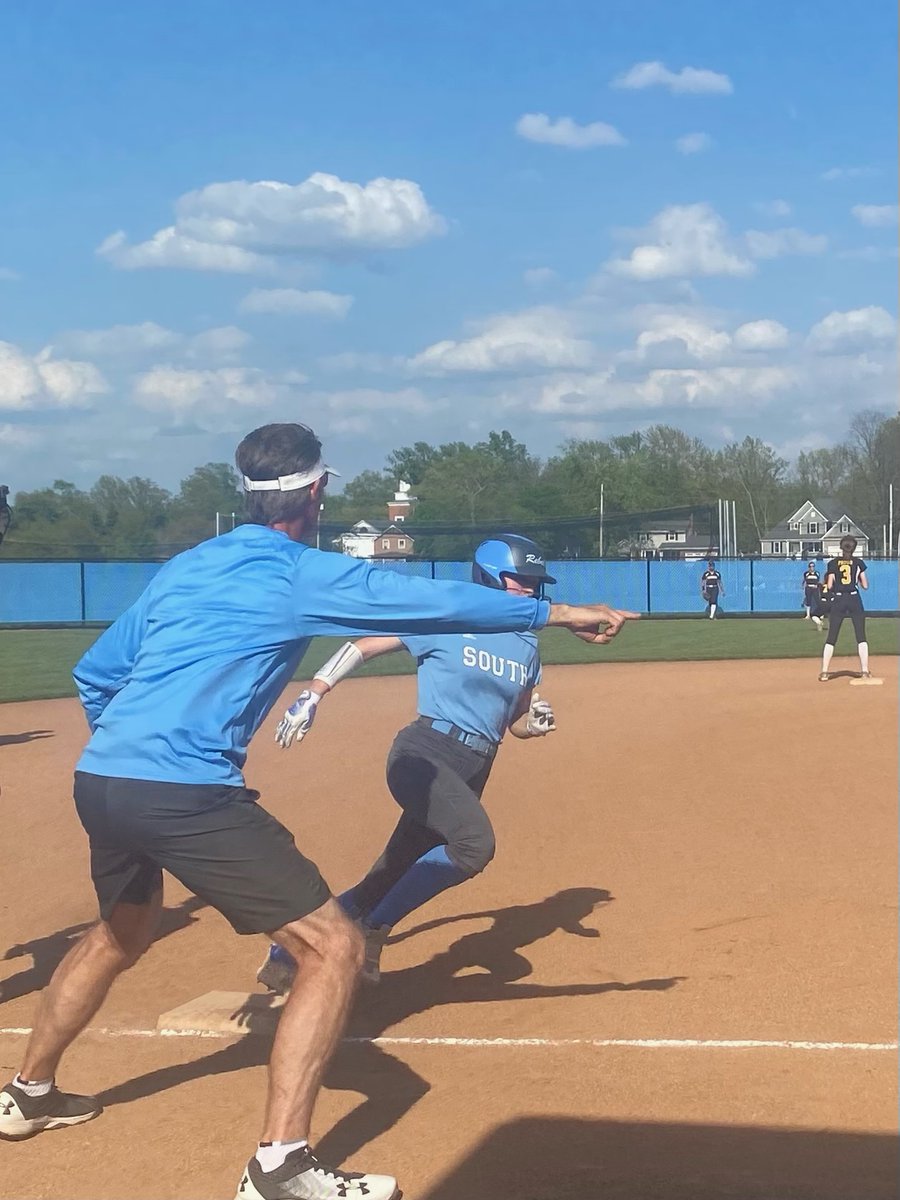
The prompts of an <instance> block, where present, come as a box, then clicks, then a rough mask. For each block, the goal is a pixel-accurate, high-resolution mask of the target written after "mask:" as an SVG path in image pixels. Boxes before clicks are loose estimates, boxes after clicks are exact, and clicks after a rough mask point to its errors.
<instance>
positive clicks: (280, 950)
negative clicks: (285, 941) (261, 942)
mask: <svg viewBox="0 0 900 1200" xmlns="http://www.w3.org/2000/svg"><path fill="white" fill-rule="evenodd" d="M269 959H270V961H271V962H280V963H293V962H294V956H293V954H288V952H287V950H285V949H284V947H283V946H279V945H278V943H277V942H273V943H272V945H271V946H270V947H269ZM295 965H296V964H295Z"/></svg>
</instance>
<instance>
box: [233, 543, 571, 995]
mask: <svg viewBox="0 0 900 1200" xmlns="http://www.w3.org/2000/svg"><path fill="white" fill-rule="evenodd" d="M472 578H473V580H474V582H475V583H478V584H481V585H482V586H483V587H488V588H493V589H495V590H496V589H499V590H501V591H506V592H507V593H510V594H512V595H516V596H538V597H542V596H543V589H544V587H545V586H546V585H548V584H553V583H555V582H556V580H555V579H553V578H552V577H551V576H550V575H549V574H548V573H547V569H546V566H545V563H544V556H543V554H542V553H541V551H540V549H539V547H538V546H537V545H536V544H535V543H534V542H533V541H531V540H530V539H529V538H525V537H519V536H518V535H516V534H504V535H502V536H500V537H496V538H491V539H489V540H488V541H485V542H482V544H481V545H480V546H479V547H478V548H477V550H476V551H475V556H474V561H473V565H472ZM404 649H405V650H408V651H409V653H410V654H412V655H413V657H414V658H415V659H416V661H417V664H418V703H417V709H418V717H417V719H416V720H415V721H414V722H413V723H412V724H411V725H407V726H406V727H405V728H404V729H402V730H401V731H400V732H399V733H398V734H397V737H396V739H395V740H394V744H393V746H392V748H391V751H390V754H389V756H388V760H387V784H388V788H389V789H390V792H391V795H392V796H393V797H394V799H395V800H396V802H397V804H398V805H399V806H400V808H401V810H402V813H401V816H400V819H399V821H398V823H397V827H396V829H395V830H394V833H393V834H392V836H391V838H390V840H389V841H388V844H387V846H386V847H385V849H384V852H383V853H382V854H381V856H380V857H379V858H378V859H377V860H376V862H375V863H374V865H373V866H372V868H371V870H370V871H369V872H368V874H367V875H366V877H365V878H364V879H363V880H362V881H361V882H360V883H358V884H357V885H356V886H355V887H353V888H351V889H350V890H349V891H347V892H344V893H343V895H341V896H339V897H338V902H339V903H340V905H341V907H342V908H343V909H344V911H345V912H346V913H347V914H348V915H349V916H351V917H353V918H354V920H356V921H358V922H359V923H360V925H361V927H362V930H363V932H364V934H365V937H366V957H365V963H364V965H363V971H362V978H363V980H365V981H366V982H368V983H377V982H378V979H379V974H380V961H381V951H382V947H383V946H384V943H385V940H386V938H387V937H388V935H389V934H390V931H391V929H392V928H393V927H394V925H396V924H397V922H398V921H401V920H402V919H403V918H404V917H407V916H409V914H410V913H411V912H413V911H414V910H415V909H418V908H421V907H422V905H423V904H426V903H427V902H428V901H429V900H431V899H432V898H433V897H434V896H437V895H438V894H439V893H440V892H443V891H445V890H446V889H447V888H451V887H455V886H456V885H457V884H460V883H464V882H465V881H466V880H467V879H472V878H473V877H474V876H476V875H478V874H479V873H480V872H481V871H483V870H484V869H485V867H486V866H487V865H488V863H489V862H490V861H491V860H492V858H493V857H494V850H495V842H494V830H493V828H492V826H491V821H490V818H489V817H488V815H487V812H486V811H485V809H484V807H483V805H482V799H481V798H482V793H483V792H484V789H485V786H486V784H487V781H488V778H489V776H490V773H491V768H492V767H493V765H494V759H495V756H496V754H497V751H498V749H499V748H500V743H501V741H502V740H503V738H504V736H505V734H506V733H507V732H509V733H511V734H512V735H513V736H514V737H516V738H522V739H525V738H535V737H544V736H546V735H547V734H548V733H552V732H553V731H554V730H555V728H556V721H555V717H554V714H553V709H552V707H551V705H550V703H549V702H548V701H547V700H546V699H544V700H542V699H541V697H540V695H539V694H538V692H537V691H536V688H537V686H538V685H539V683H540V681H541V661H540V654H539V650H538V643H537V638H536V637H535V635H534V634H533V633H488V634H474V633H461V634H460V633H454V634H424V635H416V636H414V637H408V636H407V637H401V638H363V639H361V640H360V641H358V642H356V643H353V642H347V643H346V645H344V646H342V647H341V649H340V650H338V651H337V653H336V654H335V655H333V656H332V658H330V659H329V660H328V662H327V663H325V665H324V666H323V667H322V668H321V669H320V670H319V671H317V672H316V674H315V676H314V678H313V679H312V681H311V683H309V684H308V685H307V687H306V688H304V690H303V691H302V693H301V694H300V696H299V698H298V699H297V701H296V702H295V703H294V704H292V705H291V707H290V708H289V709H288V710H287V712H286V713H285V714H284V717H283V718H282V720H281V722H280V724H279V726H278V730H277V732H276V737H277V740H278V742H279V743H280V744H281V745H282V746H284V747H289V746H290V745H291V743H292V742H293V741H294V740H297V741H299V740H301V739H302V738H303V737H304V736H305V735H306V734H307V733H308V732H309V730H310V728H311V727H312V723H313V720H314V718H315V716H316V712H317V706H318V705H319V703H320V701H321V699H322V697H323V696H325V695H327V693H328V692H329V691H331V690H332V689H333V688H334V687H336V686H337V684H338V683H339V682H340V681H341V680H342V679H344V678H345V677H346V676H347V675H349V674H350V672H351V671H353V670H354V669H355V668H356V667H357V666H359V665H360V664H361V663H363V662H368V661H369V660H370V659H373V658H376V657H378V656H379V655H382V654H392V653H394V652H395V651H398V650H404ZM295 972H296V963H295V962H294V960H293V958H291V956H290V955H289V954H288V953H287V952H286V951H285V950H283V949H282V948H281V946H279V945H277V944H273V945H272V946H271V947H270V950H269V956H268V958H267V959H266V961H265V962H264V963H263V965H262V966H261V968H260V970H259V972H258V973H257V979H258V980H259V982H260V983H262V984H264V985H265V986H266V987H268V988H269V989H270V990H271V991H274V992H279V993H283V992H285V991H287V990H288V989H289V988H290V986H291V983H292V982H293V979H294V974H295Z"/></svg>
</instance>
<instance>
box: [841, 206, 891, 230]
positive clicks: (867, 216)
mask: <svg viewBox="0 0 900 1200" xmlns="http://www.w3.org/2000/svg"><path fill="white" fill-rule="evenodd" d="M850 211H851V212H852V213H853V215H854V217H856V219H857V221H859V223H860V225H866V226H868V227H869V228H870V229H882V228H887V227H888V226H890V225H896V224H897V205H896V204H854V206H853V208H852V209H851V210H850Z"/></svg>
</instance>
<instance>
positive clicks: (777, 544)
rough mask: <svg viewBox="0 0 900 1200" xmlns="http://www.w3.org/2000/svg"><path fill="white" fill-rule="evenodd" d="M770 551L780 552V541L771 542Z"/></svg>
mask: <svg viewBox="0 0 900 1200" xmlns="http://www.w3.org/2000/svg"><path fill="white" fill-rule="evenodd" d="M772 553H773V554H780V553H781V542H773V543H772Z"/></svg>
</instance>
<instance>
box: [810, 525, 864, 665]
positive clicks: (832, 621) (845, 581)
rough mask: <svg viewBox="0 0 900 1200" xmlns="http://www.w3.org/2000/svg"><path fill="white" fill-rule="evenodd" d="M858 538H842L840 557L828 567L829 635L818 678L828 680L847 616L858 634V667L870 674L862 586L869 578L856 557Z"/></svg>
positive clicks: (826, 576)
mask: <svg viewBox="0 0 900 1200" xmlns="http://www.w3.org/2000/svg"><path fill="white" fill-rule="evenodd" d="M856 545H857V543H856V538H854V537H845V538H841V557H840V558H833V559H831V561H830V562H829V564H828V566H827V568H826V570H825V587H826V590H827V592H828V595H829V596H830V598H831V613H830V617H829V621H828V637H827V638H826V639H825V649H824V652H823V654H822V670H821V671H820V672H819V681H820V682H821V683H825V682H826V681H827V679H828V678H829V675H828V667H829V666H830V664H831V657H832V655H833V654H834V647H835V645H836V643H837V640H838V634H839V633H840V631H841V625H843V623H844V617H849V618H850V620H851V621H852V622H853V632H854V633H855V634H856V648H857V651H858V653H859V669H860V674H861V675H862V678H863V679H869V678H871V672H870V671H869V643H868V642H867V641H866V614H865V612H864V611H863V604H862V597H861V596H860V594H859V592H860V588H862V590H863V591H866V590H867V589H868V586H869V581H868V579H867V578H866V564H865V563H864V562H863V560H862V559H861V558H855V557H854V554H855V551H856Z"/></svg>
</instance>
